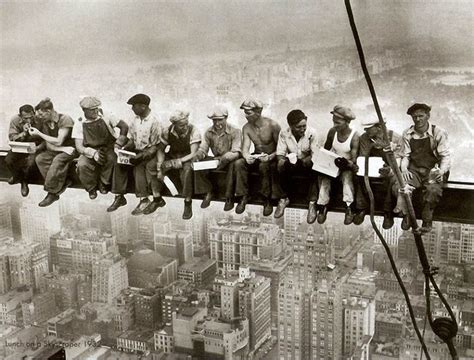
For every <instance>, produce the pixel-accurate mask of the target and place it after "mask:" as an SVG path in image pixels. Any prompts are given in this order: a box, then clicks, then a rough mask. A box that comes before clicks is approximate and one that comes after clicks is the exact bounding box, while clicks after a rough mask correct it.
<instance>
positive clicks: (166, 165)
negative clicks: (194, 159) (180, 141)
mask: <svg viewBox="0 0 474 360" xmlns="http://www.w3.org/2000/svg"><path fill="white" fill-rule="evenodd" d="M182 167H183V164H182V162H181V160H180V159H171V160H166V161H164V162H163V169H164V170H168V169H181V168H182Z"/></svg>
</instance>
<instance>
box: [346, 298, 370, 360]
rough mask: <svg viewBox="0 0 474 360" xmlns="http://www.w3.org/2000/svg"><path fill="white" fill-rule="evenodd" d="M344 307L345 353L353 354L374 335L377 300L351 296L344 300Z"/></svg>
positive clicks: (347, 354)
mask: <svg viewBox="0 0 474 360" xmlns="http://www.w3.org/2000/svg"><path fill="white" fill-rule="evenodd" d="M342 309H343V330H344V334H343V355H344V356H351V355H353V354H354V353H355V352H356V351H357V350H358V349H360V348H361V347H362V345H366V344H368V343H370V340H371V339H372V337H373V336H374V332H375V301H374V300H373V299H361V298H356V297H351V298H348V299H343V300H342ZM367 339H368V341H367ZM367 358H368V356H367Z"/></svg>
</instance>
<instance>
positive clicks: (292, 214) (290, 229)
mask: <svg viewBox="0 0 474 360" xmlns="http://www.w3.org/2000/svg"><path fill="white" fill-rule="evenodd" d="M305 213H306V212H305V211H304V210H301V209H286V210H285V215H284V223H285V241H286V243H287V244H289V243H291V242H292V241H293V239H294V238H295V236H296V229H297V228H298V226H300V224H302V223H303V222H306V219H305V218H306V215H305Z"/></svg>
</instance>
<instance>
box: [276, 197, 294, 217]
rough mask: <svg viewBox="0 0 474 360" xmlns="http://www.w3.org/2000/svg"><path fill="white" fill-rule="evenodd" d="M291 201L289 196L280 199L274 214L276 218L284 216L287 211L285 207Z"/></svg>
mask: <svg viewBox="0 0 474 360" xmlns="http://www.w3.org/2000/svg"><path fill="white" fill-rule="evenodd" d="M289 203H290V199H288V198H284V199H280V201H279V202H278V206H277V208H276V210H275V214H274V215H273V216H274V217H275V219H278V218H281V217H282V216H283V214H284V213H285V208H286V207H287V206H288V204H289Z"/></svg>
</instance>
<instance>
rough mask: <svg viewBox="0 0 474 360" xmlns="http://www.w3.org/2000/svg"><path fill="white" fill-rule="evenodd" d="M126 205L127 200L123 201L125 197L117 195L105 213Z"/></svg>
mask: <svg viewBox="0 0 474 360" xmlns="http://www.w3.org/2000/svg"><path fill="white" fill-rule="evenodd" d="M125 205H127V199H125V196H123V195H121V194H119V195H115V200H114V202H113V203H112V205H110V206H109V207H108V208H107V212H112V211H115V210H117V209H118V208H119V207H121V206H125Z"/></svg>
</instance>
